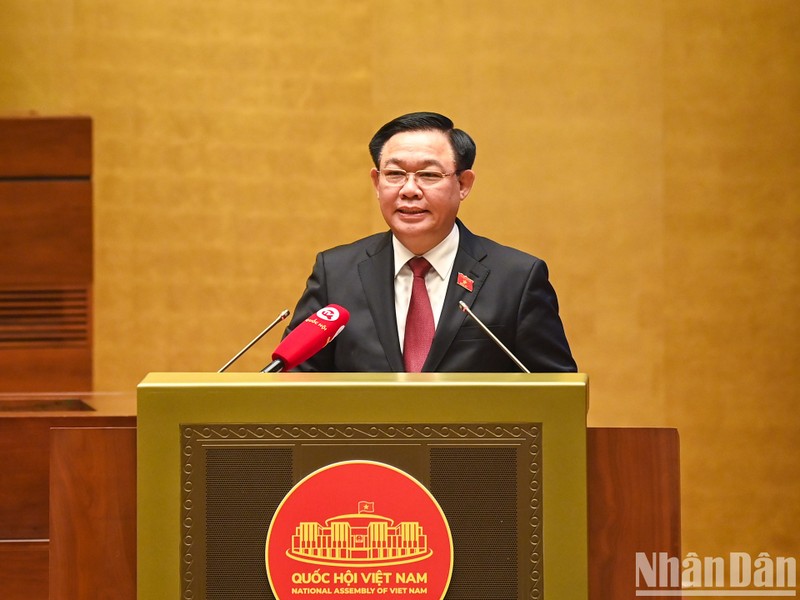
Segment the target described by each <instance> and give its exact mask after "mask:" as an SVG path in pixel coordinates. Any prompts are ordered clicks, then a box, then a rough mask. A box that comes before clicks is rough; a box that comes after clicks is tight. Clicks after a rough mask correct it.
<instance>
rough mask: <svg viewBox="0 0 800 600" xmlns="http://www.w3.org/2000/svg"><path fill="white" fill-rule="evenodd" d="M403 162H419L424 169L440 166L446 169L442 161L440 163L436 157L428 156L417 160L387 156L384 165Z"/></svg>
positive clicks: (388, 165) (398, 164) (397, 164)
mask: <svg viewBox="0 0 800 600" xmlns="http://www.w3.org/2000/svg"><path fill="white" fill-rule="evenodd" d="M403 162H419V163H420V164H421V165H422V169H427V168H428V167H438V168H439V169H442V170H443V171H444V170H445V167H444V165H443V164H442V163H440V162H439V161H438V160H436V159H435V158H428V159H425V160H421V161H417V160H413V159H412V160H410V161H404V160H403V159H402V158H387V159H386V162H385V163H384V165H383V167H400V165H401V164H402V163H403Z"/></svg>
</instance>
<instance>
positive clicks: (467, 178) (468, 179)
mask: <svg viewBox="0 0 800 600" xmlns="http://www.w3.org/2000/svg"><path fill="white" fill-rule="evenodd" d="M474 183H475V171H473V170H472V169H467V170H466V171H461V175H459V176H458V185H459V194H460V196H461V199H462V200H464V199H465V198H466V197H467V196H469V192H470V190H472V186H473V184H474Z"/></svg>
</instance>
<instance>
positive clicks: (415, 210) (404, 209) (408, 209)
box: [397, 206, 428, 215]
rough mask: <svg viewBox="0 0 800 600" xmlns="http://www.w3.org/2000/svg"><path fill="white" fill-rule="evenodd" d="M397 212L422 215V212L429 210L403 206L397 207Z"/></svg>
mask: <svg viewBox="0 0 800 600" xmlns="http://www.w3.org/2000/svg"><path fill="white" fill-rule="evenodd" d="M397 212H399V213H402V214H404V215H421V214H422V213H426V212H428V211H427V210H425V209H422V208H419V207H414V206H401V207H399V208H398V209H397Z"/></svg>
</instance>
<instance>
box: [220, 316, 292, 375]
mask: <svg viewBox="0 0 800 600" xmlns="http://www.w3.org/2000/svg"><path fill="white" fill-rule="evenodd" d="M288 316H289V310H288V309H284V310H283V312H282V313H281V314H279V315H278V318H277V319H275V320H274V321H273V322H272V323H270V324H269V325H267V328H266V329H265V330H264V331H262V332H261V333H259V334H258V335H257V336H256V337H254V338H253V339H252V340H251V341H250V343H249V344H247V346H245V347H244V348H242V349H241V350H239V353H238V354H237V355H236V356H234V357H233V358H232V359H230V360H229V361H228V362H226V363H225V366H224V367H222V368H221V369H220V370H219V371H217V373H223V372H224V371H225V370H227V368H228V367H230V366H231V365H232V364H233V363H235V362H236V361H237V360H239V357H240V356H241V355H242V354H244V353H245V352H247V351H248V350H250V348H252V346H253V344H255V343H256V342H257V341H258V340H260V339H261V338H262V337H264V336H265V335H267V334H268V333H269V332H270V331H272V328H273V327H275V325H277V324H278V323H280V322H281V321H283V320H284V319H285V318H286V317H288Z"/></svg>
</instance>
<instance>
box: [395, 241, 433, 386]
mask: <svg viewBox="0 0 800 600" xmlns="http://www.w3.org/2000/svg"><path fill="white" fill-rule="evenodd" d="M408 266H409V267H411V272H412V273H414V285H413V286H412V287H411V302H410V303H409V305H408V315H407V316H406V334H405V336H406V337H405V342H404V343H403V363H404V364H405V367H406V371H407V372H409V373H419V372H420V371H422V365H423V364H424V363H425V359H426V358H427V356H428V351H430V349H431V342H432V341H433V333H434V331H435V329H436V327H435V326H434V324H433V310H432V309H431V300H430V298H428V288H426V287H425V275H426V274H427V272H428V271H429V270H430V268H431V263H429V262H428V261H427V260H425V259H424V258H422V257H421V256H417V257H415V258H412V259H411V260H409V261H408Z"/></svg>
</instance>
